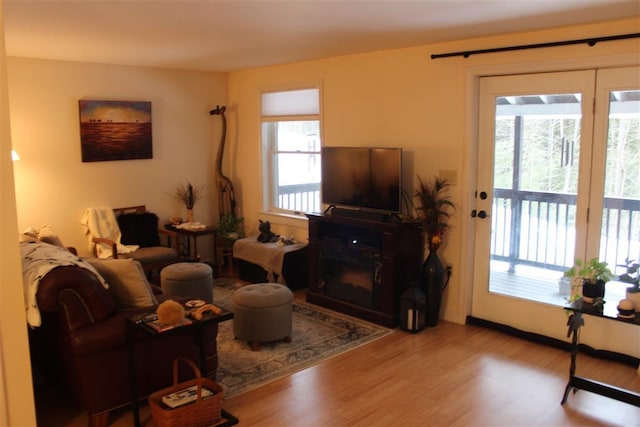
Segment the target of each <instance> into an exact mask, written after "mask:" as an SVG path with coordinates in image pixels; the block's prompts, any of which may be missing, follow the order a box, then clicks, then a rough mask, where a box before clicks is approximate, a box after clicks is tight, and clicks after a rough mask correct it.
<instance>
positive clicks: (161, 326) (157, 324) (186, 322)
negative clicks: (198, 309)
mask: <svg viewBox="0 0 640 427" xmlns="http://www.w3.org/2000/svg"><path fill="white" fill-rule="evenodd" d="M190 324H191V320H189V319H187V318H184V319H182V320H181V321H180V322H179V323H176V324H173V325H165V324H164V323H160V322H158V321H157V320H154V321H153V322H147V323H145V325H148V326H149V327H151V328H153V329H155V330H156V331H158V332H164V331H168V330H169V329H173V328H179V327H180V326H185V325H190Z"/></svg>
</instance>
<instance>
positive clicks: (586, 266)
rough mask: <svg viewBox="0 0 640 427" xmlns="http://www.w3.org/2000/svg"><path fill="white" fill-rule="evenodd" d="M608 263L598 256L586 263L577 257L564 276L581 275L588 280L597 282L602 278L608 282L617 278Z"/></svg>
mask: <svg viewBox="0 0 640 427" xmlns="http://www.w3.org/2000/svg"><path fill="white" fill-rule="evenodd" d="M607 266H608V264H607V263H606V262H604V261H600V260H598V258H591V259H590V260H589V261H587V262H586V263H585V262H583V261H582V260H581V259H580V258H576V260H575V261H574V264H573V267H571V268H570V269H569V270H567V271H565V272H564V277H581V278H583V279H584V280H585V281H587V282H595V281H597V280H602V281H603V282H608V281H610V280H613V279H615V277H616V276H615V275H614V274H613V272H612V271H611V270H609V268H608V267H607Z"/></svg>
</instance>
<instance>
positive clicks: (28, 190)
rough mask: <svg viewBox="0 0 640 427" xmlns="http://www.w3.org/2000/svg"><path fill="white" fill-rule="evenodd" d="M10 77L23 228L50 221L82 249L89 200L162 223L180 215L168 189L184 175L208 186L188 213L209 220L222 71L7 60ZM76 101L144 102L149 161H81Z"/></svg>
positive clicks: (207, 250)
mask: <svg viewBox="0 0 640 427" xmlns="http://www.w3.org/2000/svg"><path fill="white" fill-rule="evenodd" d="M8 78H9V94H10V111H11V126H12V135H13V145H14V148H15V149H16V151H17V152H18V153H19V154H20V157H21V160H20V161H18V162H16V163H15V181H16V193H17V207H18V227H19V230H20V231H23V230H24V229H25V228H27V227H29V226H33V227H39V226H41V225H43V224H48V225H50V226H51V227H53V229H54V230H56V231H57V232H58V233H59V235H60V237H61V238H62V241H63V242H64V243H65V244H66V245H71V246H75V247H76V248H77V249H78V250H79V251H80V252H81V254H86V253H88V245H87V241H86V239H85V236H84V235H83V232H82V228H81V226H80V219H81V217H82V214H83V212H84V210H85V209H86V208H88V207H98V206H111V207H123V206H132V205H138V204H144V205H146V206H147V209H149V210H152V211H154V212H156V213H157V214H158V216H159V217H160V220H161V222H162V223H164V221H166V220H167V219H168V218H170V217H172V216H182V217H184V215H185V210H184V207H183V206H182V205H181V204H180V203H179V202H177V201H175V200H174V199H173V198H171V197H170V196H169V194H171V193H173V191H174V189H175V188H176V186H177V185H179V184H180V183H182V182H186V181H190V182H193V183H197V184H201V185H206V197H205V198H204V199H203V200H200V201H199V202H198V203H197V204H196V206H195V209H194V218H195V220H196V221H201V222H204V223H208V224H211V223H214V221H215V220H216V218H217V215H216V214H215V213H216V212H217V207H216V206H217V202H216V192H215V182H214V180H213V179H214V169H213V162H214V160H215V155H216V150H217V147H218V142H219V138H220V135H219V133H220V123H221V121H220V118H219V117H218V116H211V115H209V111H210V110H211V109H212V108H214V107H215V106H216V104H221V105H224V104H225V103H226V95H227V93H226V91H227V75H226V74H223V73H206V72H194V71H173V70H161V69H153V68H140V67H123V66H115V65H113V66H112V65H97V64H85V63H73V62H62V61H48V60H39V59H25V58H9V60H8ZM80 99H93V100H131V101H150V102H151V110H152V126H153V159H146V160H126V161H108V162H92V163H83V162H82V160H81V153H80V136H79V132H80V131H79V124H78V100H80ZM211 246H212V245H205V244H204V242H203V243H202V244H200V245H199V247H198V249H199V250H200V249H202V251H201V252H202V255H203V256H204V257H210V256H211V252H212V250H210V247H211Z"/></svg>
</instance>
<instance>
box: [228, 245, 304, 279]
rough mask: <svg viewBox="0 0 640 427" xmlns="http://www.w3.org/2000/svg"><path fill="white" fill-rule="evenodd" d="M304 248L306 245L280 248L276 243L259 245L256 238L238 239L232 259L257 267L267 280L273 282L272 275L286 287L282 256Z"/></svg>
mask: <svg viewBox="0 0 640 427" xmlns="http://www.w3.org/2000/svg"><path fill="white" fill-rule="evenodd" d="M304 246H306V243H294V244H293V245H284V246H280V245H278V244H277V243H260V242H258V236H257V235H255V236H250V237H247V238H245V239H238V240H236V241H235V242H234V243H233V257H234V258H238V259H242V260H244V261H248V262H250V263H252V264H256V265H259V266H260V267H262V268H263V269H264V270H265V271H266V272H267V280H268V281H269V282H273V281H274V279H275V278H274V275H277V276H278V279H277V282H278V283H280V284H282V285H286V283H285V279H284V276H283V274H282V264H283V263H284V256H285V254H286V253H288V252H293V251H297V250H298V249H300V248H302V247H304Z"/></svg>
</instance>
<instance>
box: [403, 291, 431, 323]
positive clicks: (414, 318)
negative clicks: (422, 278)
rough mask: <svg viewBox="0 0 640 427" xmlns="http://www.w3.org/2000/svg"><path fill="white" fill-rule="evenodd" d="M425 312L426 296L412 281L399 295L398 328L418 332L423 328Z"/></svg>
mask: <svg viewBox="0 0 640 427" xmlns="http://www.w3.org/2000/svg"><path fill="white" fill-rule="evenodd" d="M426 312H427V296H426V295H425V293H424V292H423V291H422V290H421V289H420V288H419V287H418V284H417V283H412V284H411V285H410V286H409V288H408V289H407V290H406V291H404V292H403V293H402V295H400V328H401V329H402V330H404V331H407V332H412V333H416V332H420V331H421V330H423V329H424V326H425V320H426Z"/></svg>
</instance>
